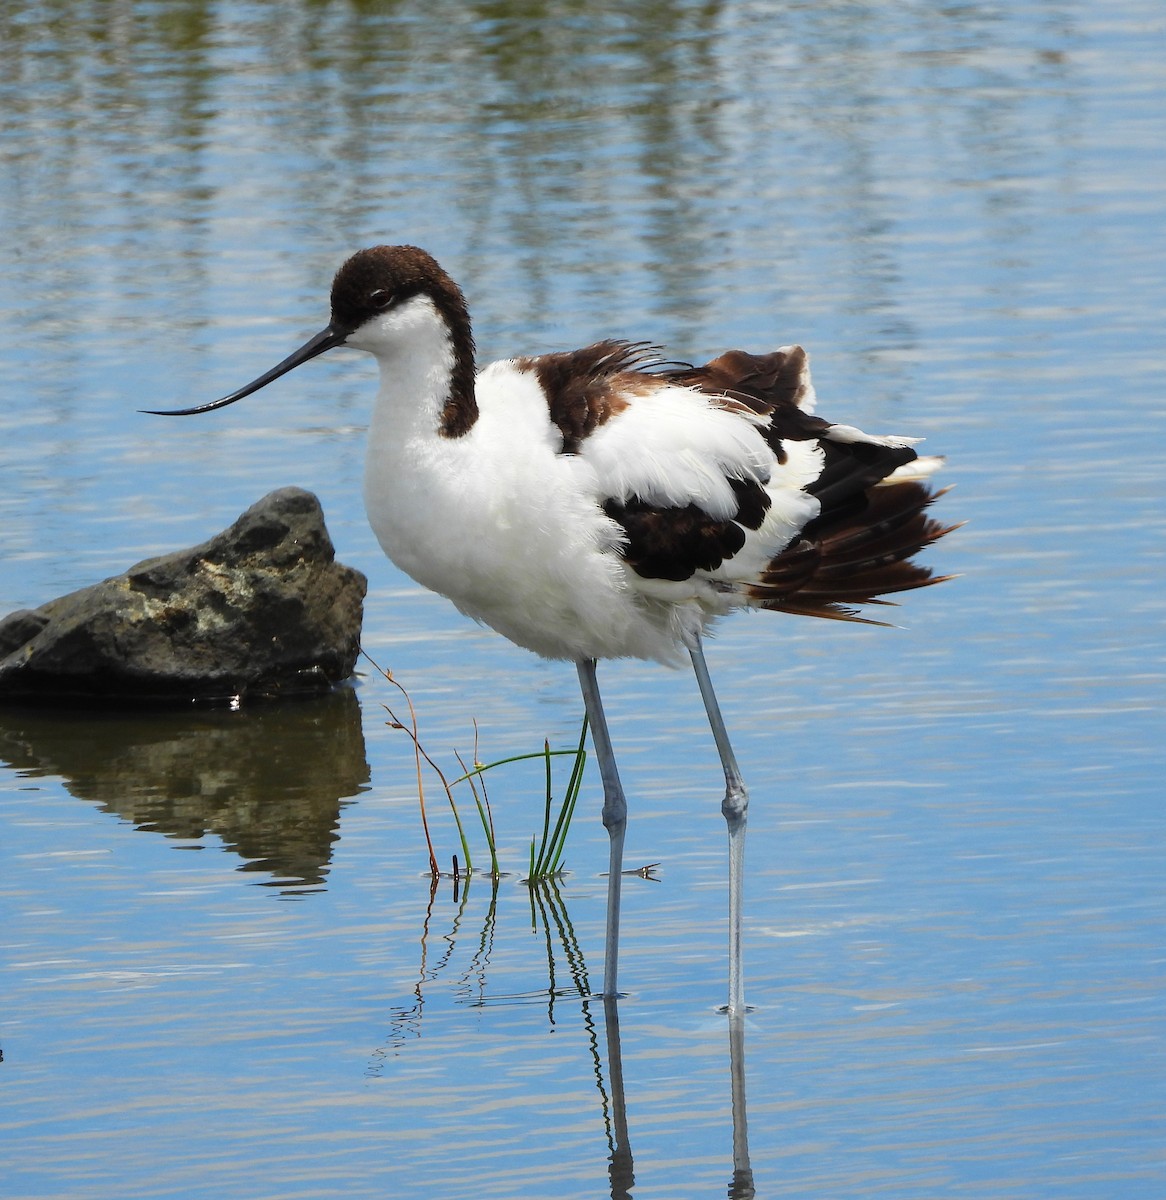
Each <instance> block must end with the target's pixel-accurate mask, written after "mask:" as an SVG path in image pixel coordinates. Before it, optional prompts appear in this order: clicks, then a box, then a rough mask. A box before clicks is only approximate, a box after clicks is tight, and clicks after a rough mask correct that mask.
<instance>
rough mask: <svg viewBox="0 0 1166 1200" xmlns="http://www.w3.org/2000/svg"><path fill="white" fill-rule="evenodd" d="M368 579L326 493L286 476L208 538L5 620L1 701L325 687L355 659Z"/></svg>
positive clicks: (213, 695) (0, 635) (208, 698)
mask: <svg viewBox="0 0 1166 1200" xmlns="http://www.w3.org/2000/svg"><path fill="white" fill-rule="evenodd" d="M366 590H367V581H366V580H365V577H364V576H363V575H362V574H361V573H360V572H359V571H355V570H353V569H352V568H351V567H346V566H343V565H342V564H340V563H338V562H336V561H335V551H334V549H333V547H332V540H331V538H330V537H329V536H328V530H327V529H326V528H325V525H324V514H323V512H322V511H321V509H320V502H319V500H317V499H316V497H315V496H314V495H312V493H311V492H306V491H303V490H302V489H300V488H282V489H280V490H279V491H276V492H272V493H271V494H270V495H269V496H265V497H264V498H263V499H262V500H260V501H259V503H258V504H255V505H253V506H252V507H251V508H249V509H248V510H247V511H246V512H245V513H244V514H243V515H242V516H241V517H240V518H239V519H238V520H237V521H236V522H235V523H234V524H233V525H232V526H231V527H230V528H229V529H226V530H224V531H223V532H222V533H220V534H219V535H218V536H217V537H213V538H211V540H210V541H209V542H204V543H203V544H202V545H200V546H195V547H193V548H192V549H190V550H181V551H177V552H175V553H173V554H166V555H163V556H161V557H159V558H151V559H147V560H146V561H145V562H140V563H138V564H137V566H134V567H131V568H130V569H129V570H128V571H127V572H126V573H125V574H124V575H118V576H115V577H113V578H112V579H106V580H104V581H103V582H101V583H98V584H95V585H94V586H92V587H88V588H84V589H83V590H81V591H79V592H73V593H71V594H70V595H68V596H62V597H60V598H59V599H57V600H51V601H50V602H49V603H48V604H45V605H43V606H42V607H41V608H37V609H31V610H22V611H20V612H15V613H12V614H11V615H10V616H8V617H6V618H4V619H3V620H0V703H4V702H8V703H26V704H27V703H34V704H51V703H62V704H87V705H88V704H93V705H96V704H116V705H119V706H122V705H141V704H156V703H170V704H180V703H189V702H192V701H193V702H200V701H201V702H231V701H238V700H247V699H270V698H273V697H276V696H284V695H293V694H300V695H302V694H318V693H321V692H326V691H328V690H329V689H330V688H331V687H333V686H334V685H335V684H337V683H340V682H342V681H343V680H345V679H347V678H348V677H349V676H350V675H351V674H352V670H353V667H354V666H355V664H356V656H357V654H358V652H359V649H360V624H361V617H362V613H363V602H364V595H365V592H366Z"/></svg>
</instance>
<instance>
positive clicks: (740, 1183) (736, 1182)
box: [729, 1012, 757, 1200]
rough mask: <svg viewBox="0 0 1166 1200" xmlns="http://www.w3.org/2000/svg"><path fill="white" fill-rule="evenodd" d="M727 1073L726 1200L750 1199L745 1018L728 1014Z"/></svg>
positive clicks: (754, 1193)
mask: <svg viewBox="0 0 1166 1200" xmlns="http://www.w3.org/2000/svg"><path fill="white" fill-rule="evenodd" d="M729 1075H730V1077H731V1079H732V1088H733V1178H732V1180H731V1181H730V1183H729V1200H753V1197H754V1196H755V1195H756V1194H757V1193H756V1192H755V1191H754V1188H753V1168H752V1167H751V1166H750V1165H749V1122H748V1119H747V1118H746V1116H745V1017H744V1014H743V1013H740V1012H735V1013H730V1014H729Z"/></svg>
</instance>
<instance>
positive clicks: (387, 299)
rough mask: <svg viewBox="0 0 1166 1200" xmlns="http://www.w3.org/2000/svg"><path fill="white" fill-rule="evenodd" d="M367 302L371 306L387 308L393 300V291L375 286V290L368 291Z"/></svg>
mask: <svg viewBox="0 0 1166 1200" xmlns="http://www.w3.org/2000/svg"><path fill="white" fill-rule="evenodd" d="M368 302H369V304H371V305H372V306H373V308H388V307H389V305H390V304H392V302H393V293H392V292H388V291H386V290H385V289H384V288H377V289H376V291H375V292H369V294H368Z"/></svg>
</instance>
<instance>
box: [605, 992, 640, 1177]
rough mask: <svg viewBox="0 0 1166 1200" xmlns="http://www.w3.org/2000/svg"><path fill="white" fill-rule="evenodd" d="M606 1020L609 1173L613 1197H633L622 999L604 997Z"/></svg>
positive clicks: (633, 1171) (634, 1175)
mask: <svg viewBox="0 0 1166 1200" xmlns="http://www.w3.org/2000/svg"><path fill="white" fill-rule="evenodd" d="M603 1019H604V1026H605V1028H606V1030H607V1075H608V1080H609V1083H610V1086H611V1125H610V1126H609V1128H608V1135H607V1143H608V1151H609V1153H608V1160H607V1174H608V1179H609V1181H610V1183H611V1200H630V1197H631V1194H632V1188H633V1187H634V1186H635V1183H636V1172H635V1164H634V1163H633V1162H632V1145H631V1141H630V1140H629V1138H628V1110H627V1103H626V1101H625V1099H624V1086H623V1055H622V1052H621V1049H620V1040H619V1000H618V998H617V997H615V996H604V997H603Z"/></svg>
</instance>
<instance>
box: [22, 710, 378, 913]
mask: <svg viewBox="0 0 1166 1200" xmlns="http://www.w3.org/2000/svg"><path fill="white" fill-rule="evenodd" d="M0 761H2V762H4V763H6V764H8V765H9V766H11V767H13V768H15V769H16V770H18V771H20V772H21V773H22V774H23V775H24V776H25V777H27V778H39V777H42V776H59V777H60V778H61V779H62V781H63V782H64V785H65V787H66V788H67V789H68V790H69V792H70V793H71V794H72V795H74V796H76V797H77V799H79V800H86V801H90V802H93V803H96V804H97V805H99V806H100V808H101V809H102V811H104V812H108V813H113V814H114V815H116V816H118V817H121V818H122V819H123V820H126V821H129V822H131V823H132V824H134V825H135V826H136V827H137V828H139V829H144V830H150V831H153V832H156V833H162V834H165V835H166V836H167V837H174V838H181V839H184V840H190V841H199V840H201V839H203V838H205V837H207V836H208V835H214V836H216V837H218V838H219V839H220V840H221V841H222V842H223V844H224V845H225V846H226V847H227V848H228V849H230V850H233V851H234V852H235V853H236V854H238V855H239V856H240V857H241V858H242V859H244V860H245V861H244V865H243V866H242V867H241V868H240V870H243V871H254V872H260V873H262V874H264V875H268V876H271V879H270V880H264V882H265V883H268V884H270V885H271V886H276V887H279V888H281V889H283V890H286V891H287V892H289V893H296V892H302V891H304V890H305V889H311V888H314V887H319V886H320V885H321V884H322V883H323V881H324V879H325V877H326V875H327V873H328V864H329V862H330V859H331V854H332V844H333V842H335V841H336V839H337V837H338V836H339V835H338V833H337V826H338V824H339V818H340V809H341V806H342V804H343V802H344V800H345V799H346V798H347V797H350V796H355V795H356V794H358V793H359V792H362V791H364V790H366V787H367V784H368V780H369V767H368V762H367V760H366V758H365V747H364V735H363V731H362V729H361V722H360V703H359V701H358V699H357V696H356V693H355V691H354V690H353V689H352V688H340V689H338V690H337V691H335V692H333V693H331V694H330V695H327V696H324V697H320V698H317V699H311V700H307V699H306V700H302V701H297V702H294V703H287V704H281V705H272V706H266V707H264V706H260V707H255V708H250V709H243V710H241V711H228V710H226V709H198V710H191V711H188V712H181V713H174V712H164V713H157V714H149V715H144V714H140V713H128V714H127V713H116V714H108V715H104V714H93V713H74V712H60V713H53V714H48V713H46V712H44V711H40V712H35V711H22V710H14V709H2V710H0ZM30 795H31V793H30ZM32 802H33V801H31V800H30V803H32Z"/></svg>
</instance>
